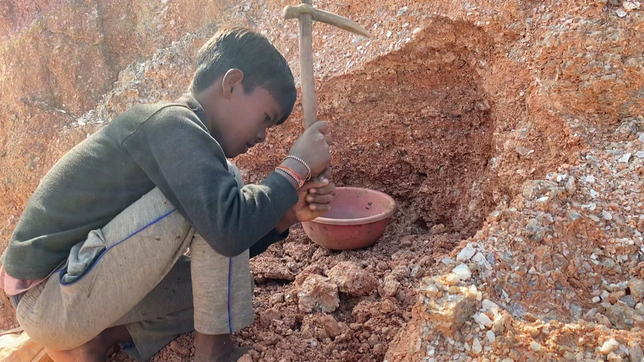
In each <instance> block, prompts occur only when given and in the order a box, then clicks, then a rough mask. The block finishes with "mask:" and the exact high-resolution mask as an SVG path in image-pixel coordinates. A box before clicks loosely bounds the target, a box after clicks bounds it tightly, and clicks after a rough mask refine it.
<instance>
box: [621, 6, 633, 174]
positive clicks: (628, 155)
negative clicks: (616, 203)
mask: <svg viewBox="0 0 644 362" xmlns="http://www.w3.org/2000/svg"><path fill="white" fill-rule="evenodd" d="M618 11H619V10H618ZM630 159H631V153H630V152H627V153H625V154H624V155H623V156H622V157H620V158H619V160H618V161H619V162H621V163H628V161H629V160H630Z"/></svg>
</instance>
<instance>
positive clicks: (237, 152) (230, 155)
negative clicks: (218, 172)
mask: <svg viewBox="0 0 644 362" xmlns="http://www.w3.org/2000/svg"><path fill="white" fill-rule="evenodd" d="M246 152H248V147H246V146H242V147H241V148H239V149H236V150H234V151H230V150H224V153H225V154H226V157H227V158H235V157H237V156H239V155H243V154H245V153H246Z"/></svg>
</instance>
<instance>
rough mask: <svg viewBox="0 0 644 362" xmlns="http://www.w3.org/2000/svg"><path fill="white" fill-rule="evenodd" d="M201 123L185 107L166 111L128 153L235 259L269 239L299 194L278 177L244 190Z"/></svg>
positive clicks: (133, 138)
mask: <svg viewBox="0 0 644 362" xmlns="http://www.w3.org/2000/svg"><path fill="white" fill-rule="evenodd" d="M191 117H193V118H194V119H191ZM197 122H199V120H198V119H196V115H194V114H193V113H192V112H190V111H188V110H187V109H184V108H183V107H168V108H165V109H163V110H161V111H160V112H158V113H157V115H155V116H154V117H152V118H150V119H149V120H147V121H146V122H145V123H143V124H142V125H141V127H139V129H137V130H136V131H135V132H133V133H132V134H131V135H130V136H129V137H127V138H126V139H125V140H124V141H123V147H124V148H125V149H126V150H127V151H128V152H129V154H130V155H131V157H132V158H133V159H134V160H135V161H136V162H137V163H138V164H139V165H140V166H141V168H142V169H143V170H144V171H145V173H146V174H147V175H148V176H149V177H150V179H151V180H152V182H154V184H155V185H156V186H157V187H158V188H159V189H160V190H161V192H162V193H163V194H164V196H166V197H167V198H168V200H169V201H170V202H171V203H172V204H173V205H174V206H175V207H177V209H178V210H179V212H181V214H182V215H183V216H184V217H186V218H187V219H188V220H189V221H190V222H191V223H192V224H193V226H194V227H195V228H196V229H197V231H199V234H200V235H201V236H202V237H203V238H204V239H205V240H206V241H207V242H208V243H209V244H210V245H211V246H212V248H213V249H214V250H215V251H217V252H218V253H220V254H222V255H224V256H229V257H232V256H236V255H239V254H241V253H242V252H243V251H245V250H248V249H250V248H251V246H253V245H254V244H255V243H257V241H258V240H261V239H262V238H264V237H265V236H268V234H269V232H271V230H273V229H274V228H275V225H277V224H278V222H279V221H280V219H281V218H282V216H283V215H284V214H285V213H286V212H287V211H288V210H289V209H290V208H291V207H292V206H293V205H295V203H296V202H297V192H296V189H295V187H294V186H293V185H292V184H291V182H290V181H288V179H287V178H286V177H284V176H282V175H280V174H278V173H277V172H272V173H271V174H270V175H269V176H268V177H267V178H266V179H265V180H264V181H263V182H262V183H261V184H259V185H247V186H244V187H243V188H239V187H238V185H237V181H236V180H235V178H234V176H233V175H231V174H230V173H229V172H228V170H227V163H226V157H225V155H224V153H223V150H222V149H221V147H220V146H219V144H218V143H217V142H216V141H215V140H214V139H213V138H212V137H211V136H210V134H208V132H207V131H206V130H204V129H203V128H201V127H200V126H199V125H198V123H197ZM199 124H200V122H199Z"/></svg>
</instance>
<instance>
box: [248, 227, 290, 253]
mask: <svg viewBox="0 0 644 362" xmlns="http://www.w3.org/2000/svg"><path fill="white" fill-rule="evenodd" d="M288 235H289V230H286V231H285V232H284V233H282V234H280V233H279V232H277V230H276V229H273V230H271V232H269V233H268V234H266V236H264V237H263V238H262V240H260V241H258V242H257V243H256V244H255V245H253V246H251V247H250V257H251V258H254V257H256V256H258V255H259V254H261V253H263V252H265V251H266V249H268V247H269V246H271V245H273V244H275V243H276V242H278V241H282V240H284V239H286V238H288Z"/></svg>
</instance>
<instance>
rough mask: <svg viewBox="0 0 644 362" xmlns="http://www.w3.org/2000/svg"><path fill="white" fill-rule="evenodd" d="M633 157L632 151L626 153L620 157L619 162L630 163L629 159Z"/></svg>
mask: <svg viewBox="0 0 644 362" xmlns="http://www.w3.org/2000/svg"><path fill="white" fill-rule="evenodd" d="M630 159H631V153H630V152H628V153H625V154H624V155H623V156H622V157H620V158H619V162H621V163H628V161H629V160H630Z"/></svg>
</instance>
